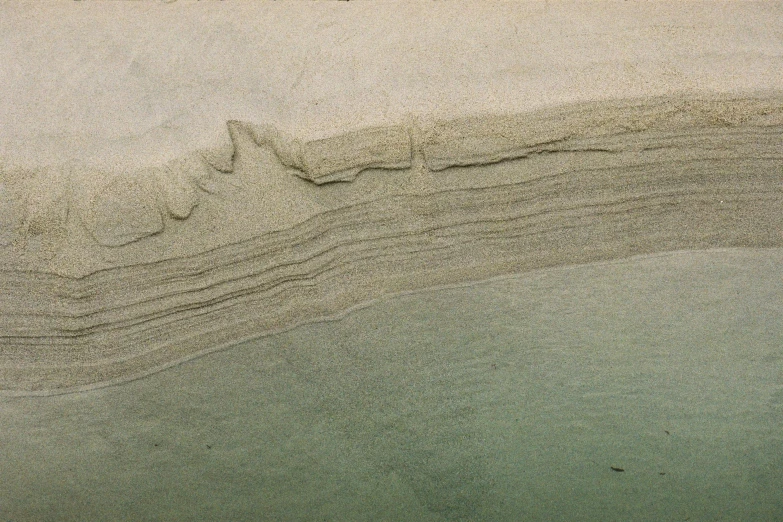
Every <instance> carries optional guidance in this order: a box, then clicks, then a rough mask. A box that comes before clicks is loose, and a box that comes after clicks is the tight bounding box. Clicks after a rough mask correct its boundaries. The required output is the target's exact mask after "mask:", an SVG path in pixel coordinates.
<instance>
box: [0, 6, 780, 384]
mask: <svg viewBox="0 0 783 522" xmlns="http://www.w3.org/2000/svg"><path fill="white" fill-rule="evenodd" d="M780 14H781V8H780V4H777V3H718V4H715V3H711V4H699V3H687V2H662V3H643V4H642V3H636V2H630V3H629V2H598V3H590V4H583V3H571V2H556V3H537V2H524V3H482V4H481V5H480V6H478V5H474V4H473V3H413V2H411V3H378V4H376V3H353V2H351V3H339V4H335V3H314V4H311V3H306V4H305V3H285V2H280V3H274V2H269V3H261V2H258V3H255V2H254V3H251V2H175V3H157V2H76V3H75V2H70V1H62V2H49V3H46V4H40V3H38V2H4V3H2V5H1V6H0V19H1V20H2V21H0V35H2V36H0V39H1V40H0V63H2V64H3V65H2V67H3V75H2V80H1V81H2V85H3V93H4V95H3V97H2V100H0V121H2V126H0V289H2V292H1V293H0V390H2V393H4V394H10V395H14V394H22V395H24V394H53V393H55V394H56V393H62V392H67V391H74V390H86V389H90V388H92V387H95V386H101V385H105V384H111V383H119V382H123V381H127V380H131V379H134V378H138V377H140V376H143V375H147V374H150V373H153V372H155V371H159V370H161V369H163V368H166V367H169V366H171V365H174V364H177V363H178V362H181V361H183V360H186V359H188V358H192V357H195V356H197V355H199V354H203V353H206V352H209V351H212V350H215V349H219V348H222V347H226V346H230V345H232V344H235V343H237V342H239V341H241V340H244V339H250V338H254V337H257V336H259V335H264V334H267V333H269V332H274V331H282V330H285V329H287V328H291V327H293V326H295V325H297V324H302V323H306V322H310V321H313V320H318V319H319V318H323V317H330V316H334V315H335V314H340V313H342V312H344V311H345V310H346V309H348V308H350V307H351V306H355V305H357V304H359V303H362V302H366V301H368V300H372V299H376V298H379V297H381V296H384V295H390V294H394V293H398V292H406V291H410V290H415V289H419V288H424V287H431V286H437V285H444V284H454V283H464V282H469V281H475V280H480V279H485V278H488V277H494V276H498V275H502V274H513V273H520V272H524V271H527V270H532V269H536V268H542V267H548V266H558V265H563V264H578V263H586V262H594V261H599V260H609V259H618V258H624V257H628V256H632V255H638V254H649V253H655V252H664V251H674V250H686V249H710V248H740V247H745V248H773V247H780V246H783V232H781V231H782V230H783V212H781V210H782V209H783V189H782V186H781V178H780V174H781V168H782V166H783V157H782V155H781V143H782V141H781V136H782V132H781V130H782V129H783V95H782V94H781V93H782V92H783V91H781V88H780V80H781V78H783V60H782V59H781V58H780V57H781V56H783V52H781V51H783V42H781V40H780V37H779V35H780V34H781V31H783V17H781V16H780Z"/></svg>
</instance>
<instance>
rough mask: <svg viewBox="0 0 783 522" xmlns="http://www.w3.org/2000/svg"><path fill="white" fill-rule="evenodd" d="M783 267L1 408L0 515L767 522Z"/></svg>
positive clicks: (437, 321)
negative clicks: (727, 521)
mask: <svg viewBox="0 0 783 522" xmlns="http://www.w3.org/2000/svg"><path fill="white" fill-rule="evenodd" d="M782 269H783V249H764V250H756V251H750V250H725V251H699V252H679V253H671V254H663V255H656V256H645V257H637V258H633V259H630V260H624V261H619V262H611V263H598V264H593V265H587V266H584V265H583V266H579V267H573V268H553V269H545V270H539V271H533V272H529V273H527V274H524V275H520V276H513V277H506V278H501V279H496V280H493V281H490V282H486V283H481V284H476V285H472V286H465V287H461V288H451V289H444V290H438V291H426V292H421V293H417V294H414V295H408V296H403V297H398V298H393V299H386V300H382V301H380V302H378V303H375V304H373V305H372V306H369V307H365V308H363V309H361V310H356V311H354V312H351V313H349V314H348V315H347V316H345V317H344V318H343V319H341V320H339V321H331V322H324V323H319V324H312V325H307V326H303V327H299V328H296V329H293V330H291V331H289V332H286V333H283V334H280V335H275V336H270V337H266V338H263V339H259V340H255V341H250V342H247V343H243V344H241V345H238V346H236V347H234V348H233V349H231V350H226V351H222V352H219V353H213V354H210V355H207V356H205V357H202V358H199V359H196V360H193V361H190V362H187V363H184V364H182V365H180V366H177V367H176V368H172V369H170V370H168V371H166V372H162V373H157V374H155V375H151V376H149V377H148V378H145V379H141V380H138V381H134V382H131V383H127V384H124V385H122V386H116V387H109V388H103V389H98V390H92V391H89V392H83V393H76V394H70V395H62V396H55V397H17V398H9V397H4V398H0V426H2V429H0V448H2V452H0V476H1V477H3V480H2V481H0V516H2V517H3V518H4V519H8V520H42V519H46V520H160V519H166V520H194V519H197V520H204V519H210V520H213V519H221V520H345V521H353V520H357V521H358V520H400V521H407V520H422V521H447V520H497V521H501V520H508V521H519V520H607V521H624V520H640V521H660V520H714V519H720V520H779V519H781V518H783V497H781V490H780V484H781V483H782V482H783V438H781V434H782V433H783V379H782V378H781V376H783V281H782V280H781V278H780V273H781V270H782ZM612 467H615V468H618V469H622V470H624V471H622V472H619V471H613V470H612V469H611V468H612Z"/></svg>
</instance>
